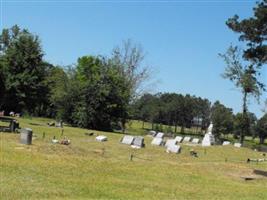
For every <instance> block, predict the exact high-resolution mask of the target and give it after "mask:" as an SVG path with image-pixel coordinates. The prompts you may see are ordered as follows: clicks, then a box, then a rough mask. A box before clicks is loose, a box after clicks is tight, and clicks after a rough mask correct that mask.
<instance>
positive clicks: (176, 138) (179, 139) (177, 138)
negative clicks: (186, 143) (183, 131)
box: [175, 136, 183, 143]
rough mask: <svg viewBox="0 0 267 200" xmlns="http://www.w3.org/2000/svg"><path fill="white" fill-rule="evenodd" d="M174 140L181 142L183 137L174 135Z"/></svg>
mask: <svg viewBox="0 0 267 200" xmlns="http://www.w3.org/2000/svg"><path fill="white" fill-rule="evenodd" d="M175 140H176V142H178V143H180V142H182V140H183V137H181V136H176V137H175Z"/></svg>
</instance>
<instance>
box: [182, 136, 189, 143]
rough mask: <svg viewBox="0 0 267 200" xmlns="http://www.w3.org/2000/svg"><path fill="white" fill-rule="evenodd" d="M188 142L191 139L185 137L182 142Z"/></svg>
mask: <svg viewBox="0 0 267 200" xmlns="http://www.w3.org/2000/svg"><path fill="white" fill-rule="evenodd" d="M190 140H191V137H189V136H185V137H184V140H183V142H190Z"/></svg>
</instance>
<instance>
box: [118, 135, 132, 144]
mask: <svg viewBox="0 0 267 200" xmlns="http://www.w3.org/2000/svg"><path fill="white" fill-rule="evenodd" d="M133 141H134V137H133V136H131V135H125V136H123V138H122V140H121V143H122V144H127V145H132V143H133Z"/></svg>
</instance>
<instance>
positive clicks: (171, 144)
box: [165, 139, 177, 147]
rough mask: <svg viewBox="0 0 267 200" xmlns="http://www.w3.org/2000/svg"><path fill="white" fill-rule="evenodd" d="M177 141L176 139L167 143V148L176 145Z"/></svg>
mask: <svg viewBox="0 0 267 200" xmlns="http://www.w3.org/2000/svg"><path fill="white" fill-rule="evenodd" d="M176 143H177V141H176V140H175V139H169V140H167V141H166V143H165V147H169V146H173V145H176Z"/></svg>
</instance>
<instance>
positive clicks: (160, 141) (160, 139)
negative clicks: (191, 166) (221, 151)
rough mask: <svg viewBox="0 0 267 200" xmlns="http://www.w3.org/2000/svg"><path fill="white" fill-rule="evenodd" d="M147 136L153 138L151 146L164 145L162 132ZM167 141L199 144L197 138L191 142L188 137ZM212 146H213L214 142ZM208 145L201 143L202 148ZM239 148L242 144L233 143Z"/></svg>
mask: <svg viewBox="0 0 267 200" xmlns="http://www.w3.org/2000/svg"><path fill="white" fill-rule="evenodd" d="M149 135H151V136H153V137H154V139H153V140H152V143H151V144H152V145H158V146H160V145H163V144H164V140H163V137H164V133H162V132H158V133H157V132H156V131H150V132H149ZM206 135H209V134H206ZM169 140H171V141H172V140H173V141H176V143H182V142H184V143H189V142H191V143H192V144H199V142H200V139H199V138H193V139H192V140H191V137H189V136H185V137H184V138H183V137H181V136H176V137H175V139H169ZM213 140H214V139H213ZM167 142H168V140H167ZM167 142H166V143H167ZM212 144H214V142H213V143H212ZM230 144H231V143H230V142H229V141H224V142H223V143H222V145H223V146H226V145H230ZM210 145H211V144H210ZM210 145H203V142H202V146H210ZM165 146H166V144H165ZM241 146H242V144H240V143H234V147H237V148H240V147H241Z"/></svg>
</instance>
